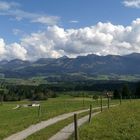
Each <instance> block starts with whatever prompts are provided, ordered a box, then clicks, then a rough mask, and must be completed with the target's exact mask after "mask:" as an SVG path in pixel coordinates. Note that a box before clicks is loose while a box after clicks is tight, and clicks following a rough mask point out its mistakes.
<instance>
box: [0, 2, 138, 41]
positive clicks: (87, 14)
mask: <svg viewBox="0 0 140 140" xmlns="http://www.w3.org/2000/svg"><path fill="white" fill-rule="evenodd" d="M1 2H10V3H11V0H3V1H2V0H1ZM12 2H15V3H17V4H19V6H17V7H16V8H15V7H14V8H13V10H15V9H20V10H22V11H25V12H28V13H35V14H42V15H48V16H57V17H59V18H60V19H59V20H58V23H57V25H59V26H60V27H64V28H81V27H86V26H92V25H95V24H96V23H98V22H99V21H100V22H108V21H110V22H111V23H113V24H121V25H129V24H130V23H131V21H132V20H134V19H136V18H138V17H139V16H140V9H138V8H128V7H125V6H124V4H123V1H122V0H13V1H12ZM0 21H1V23H0V25H1V28H0V36H1V37H4V38H5V39H6V41H8V42H13V41H19V39H20V35H21V34H22V33H23V32H24V33H25V34H26V33H27V34H29V33H32V32H36V31H38V30H43V29H44V28H46V26H48V25H46V24H45V25H44V24H40V23H31V22H30V19H26V18H25V19H24V18H23V19H22V20H16V19H15V17H14V16H12V15H8V16H7V15H1V16H0ZM72 21H73V22H72ZM16 29H18V30H21V34H20V33H19V34H18V35H13V32H14V31H16Z"/></svg>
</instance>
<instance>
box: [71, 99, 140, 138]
mask: <svg viewBox="0 0 140 140" xmlns="http://www.w3.org/2000/svg"><path fill="white" fill-rule="evenodd" d="M79 135H80V138H79V139H80V140H139V139H140V100H132V101H131V102H130V101H129V102H126V103H122V105H121V106H117V107H115V108H111V109H109V110H106V111H103V112H102V113H101V114H99V115H97V116H95V117H94V118H93V119H92V121H91V123H90V124H88V123H86V124H85V125H83V126H82V127H80V129H79ZM70 140H73V136H72V137H71V138H70Z"/></svg>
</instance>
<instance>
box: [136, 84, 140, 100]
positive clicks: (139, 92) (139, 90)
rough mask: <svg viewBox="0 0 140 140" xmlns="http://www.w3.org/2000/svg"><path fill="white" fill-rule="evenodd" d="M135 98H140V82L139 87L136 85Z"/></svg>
mask: <svg viewBox="0 0 140 140" xmlns="http://www.w3.org/2000/svg"><path fill="white" fill-rule="evenodd" d="M135 97H136V98H139V97H140V82H138V83H137V85H136V92H135Z"/></svg>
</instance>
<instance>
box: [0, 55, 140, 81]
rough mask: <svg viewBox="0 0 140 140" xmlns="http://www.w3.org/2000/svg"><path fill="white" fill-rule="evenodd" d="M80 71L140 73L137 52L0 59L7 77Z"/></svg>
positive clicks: (96, 73)
mask: <svg viewBox="0 0 140 140" xmlns="http://www.w3.org/2000/svg"><path fill="white" fill-rule="evenodd" d="M74 73H81V74H86V75H110V74H114V75H140V54H139V53H133V54H129V55H124V56H119V55H107V56H98V55H94V54H90V55H87V56H78V57H77V58H68V57H66V56H64V57H61V58H58V59H54V58H41V59H39V60H37V61H34V62H31V61H23V60H19V59H14V60H11V61H7V60H2V61H0V75H3V76H4V77H9V78H13V77H14V78H29V77H34V76H49V75H56V74H59V75H63V74H74Z"/></svg>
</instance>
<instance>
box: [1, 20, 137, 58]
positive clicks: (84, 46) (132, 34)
mask: <svg viewBox="0 0 140 140" xmlns="http://www.w3.org/2000/svg"><path fill="white" fill-rule="evenodd" d="M133 52H137V53H140V19H139V18H138V19H136V20H134V21H132V23H131V24H130V25H129V26H123V25H113V24H112V23H110V22H107V23H102V22H99V23H97V24H96V25H94V26H90V27H85V28H79V29H64V28H62V27H59V26H56V25H55V26H49V27H47V29H46V30H44V31H39V32H36V33H32V34H30V35H28V36H25V37H23V38H22V39H21V41H20V43H12V44H6V43H5V41H4V39H2V38H1V39H0V59H4V58H5V59H14V58H19V59H23V60H37V59H39V58H58V57H61V56H64V55H66V56H69V57H76V56H79V55H87V54H98V55H108V54H113V55H125V54H130V53H133Z"/></svg>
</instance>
